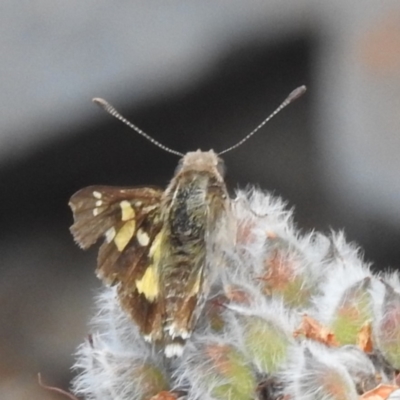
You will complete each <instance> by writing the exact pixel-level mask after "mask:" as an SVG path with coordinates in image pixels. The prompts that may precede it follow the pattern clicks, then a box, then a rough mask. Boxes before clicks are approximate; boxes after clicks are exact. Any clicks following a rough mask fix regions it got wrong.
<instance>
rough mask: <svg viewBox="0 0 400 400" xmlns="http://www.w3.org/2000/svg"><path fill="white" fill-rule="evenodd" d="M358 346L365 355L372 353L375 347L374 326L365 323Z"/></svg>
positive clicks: (358, 337)
mask: <svg viewBox="0 0 400 400" xmlns="http://www.w3.org/2000/svg"><path fill="white" fill-rule="evenodd" d="M357 346H358V347H359V348H360V349H361V350H362V351H364V352H365V353H372V351H373V350H374V346H373V343H372V324H371V322H367V323H365V324H364V325H363V326H362V327H361V329H360V331H359V332H358V335H357Z"/></svg>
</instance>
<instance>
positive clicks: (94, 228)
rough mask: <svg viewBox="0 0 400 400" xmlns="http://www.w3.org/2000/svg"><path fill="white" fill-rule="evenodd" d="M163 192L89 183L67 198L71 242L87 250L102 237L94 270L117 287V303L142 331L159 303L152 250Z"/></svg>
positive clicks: (151, 321)
mask: <svg viewBox="0 0 400 400" xmlns="http://www.w3.org/2000/svg"><path fill="white" fill-rule="evenodd" d="M162 193H163V191H162V190H160V189H154V188H148V187H145V188H134V189H131V188H118V187H110V186H90V187H86V188H84V189H82V190H80V191H78V192H77V193H75V194H74V195H73V196H72V197H71V200H70V206H71V208H72V211H73V214H74V224H73V225H72V227H71V232H72V234H73V235H74V238H75V240H76V241H77V243H78V244H79V245H80V246H81V247H83V248H85V249H86V248H88V247H90V246H91V245H92V244H94V243H95V242H96V241H97V240H98V239H99V238H100V237H102V236H104V243H103V244H102V245H101V247H100V250H99V255H98V264H97V274H98V276H99V277H100V278H101V279H103V281H105V282H106V283H108V284H112V285H113V284H118V285H119V286H118V293H119V298H120V301H121V304H122V305H123V307H124V308H125V309H126V310H127V311H128V312H129V313H130V315H131V316H132V318H133V319H134V320H135V321H136V322H137V323H138V325H139V327H140V328H141V331H142V332H143V333H144V334H146V333H147V332H149V331H150V330H151V329H152V328H153V325H154V324H155V323H156V321H155V319H156V316H157V315H158V314H159V312H158V309H159V308H160V307H161V305H160V304H158V302H157V301H156V300H157V294H158V293H157V291H158V276H157V271H156V269H155V268H154V266H152V264H151V263H152V259H153V257H152V255H151V254H150V251H151V249H152V246H153V250H154V246H155V245H157V243H155V241H156V237H157V235H158V234H159V232H160V230H161V228H162V222H161V219H160V201H161V196H162Z"/></svg>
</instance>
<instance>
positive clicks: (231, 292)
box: [225, 285, 252, 305]
mask: <svg viewBox="0 0 400 400" xmlns="http://www.w3.org/2000/svg"><path fill="white" fill-rule="evenodd" d="M225 296H226V297H227V298H228V299H229V300H230V301H233V302H234V303H239V304H246V305H248V304H250V303H251V300H252V298H251V295H250V293H248V292H246V290H245V289H243V288H241V287H239V286H238V285H228V286H226V287H225Z"/></svg>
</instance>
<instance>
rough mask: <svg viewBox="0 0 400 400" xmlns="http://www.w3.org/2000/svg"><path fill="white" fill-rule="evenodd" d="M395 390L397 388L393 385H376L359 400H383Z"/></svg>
mask: <svg viewBox="0 0 400 400" xmlns="http://www.w3.org/2000/svg"><path fill="white" fill-rule="evenodd" d="M397 389H399V387H398V386H394V385H378V386H377V387H376V388H374V389H372V390H369V391H368V392H365V393H364V394H363V395H362V396H360V400H385V399H387V398H388V397H389V396H390V394H391V393H392V392H394V391H395V390H397Z"/></svg>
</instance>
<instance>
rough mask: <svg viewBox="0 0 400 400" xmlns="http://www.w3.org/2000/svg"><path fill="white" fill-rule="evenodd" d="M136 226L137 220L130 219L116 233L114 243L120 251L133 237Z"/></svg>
mask: <svg viewBox="0 0 400 400" xmlns="http://www.w3.org/2000/svg"><path fill="white" fill-rule="evenodd" d="M135 228H136V221H135V220H131V221H128V222H126V223H125V224H124V225H123V226H122V228H121V229H120V230H119V231H118V233H117V234H116V235H115V238H114V243H115V245H116V246H117V249H118V250H119V251H122V250H124V248H125V247H126V245H127V244H128V243H129V241H130V240H131V239H132V236H133V235H134V233H135Z"/></svg>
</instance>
